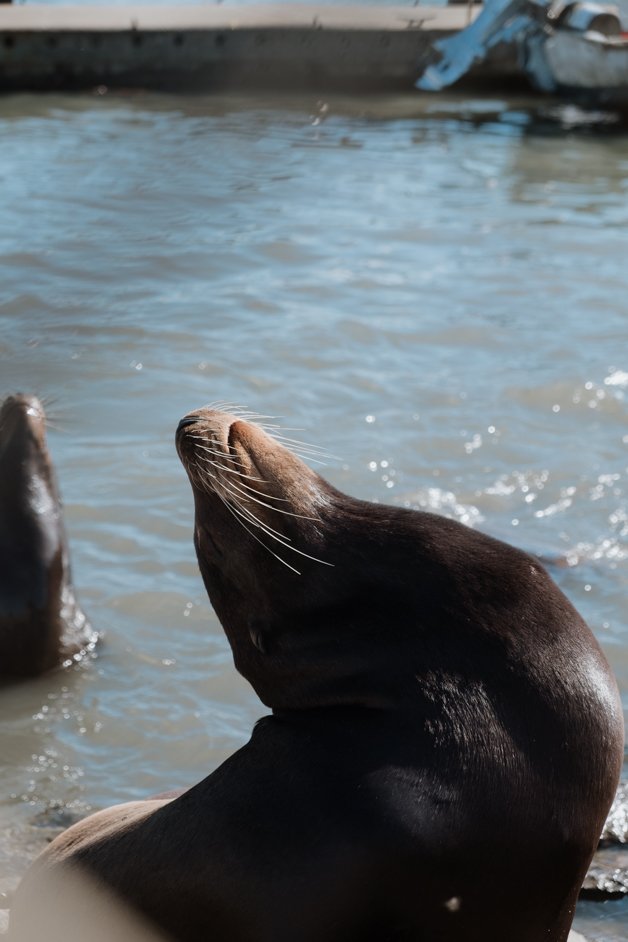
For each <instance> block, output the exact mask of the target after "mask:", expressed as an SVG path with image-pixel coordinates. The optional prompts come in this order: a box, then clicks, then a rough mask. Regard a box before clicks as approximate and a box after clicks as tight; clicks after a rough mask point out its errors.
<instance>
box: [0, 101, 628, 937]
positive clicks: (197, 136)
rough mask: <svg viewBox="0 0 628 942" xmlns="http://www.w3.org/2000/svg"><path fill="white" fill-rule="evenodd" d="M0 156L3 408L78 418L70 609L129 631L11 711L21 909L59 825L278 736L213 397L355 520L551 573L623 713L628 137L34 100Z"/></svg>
mask: <svg viewBox="0 0 628 942" xmlns="http://www.w3.org/2000/svg"><path fill="white" fill-rule="evenodd" d="M0 131H1V134H2V147H1V148H0V194H1V204H0V205H1V207H2V208H1V210H0V364H1V369H0V394H3V395H4V394H6V393H9V392H15V391H18V390H20V391H24V392H37V393H39V394H40V395H41V396H43V397H45V398H47V399H48V400H51V401H52V402H51V405H50V407H49V410H50V413H51V417H52V419H53V422H54V427H53V428H51V430H50V445H51V449H52V452H53V455H54V458H55V460H56V464H57V468H58V472H59V477H60V483H61V489H62V492H63V496H64V499H65V506H66V514H67V524H68V529H69V534H70V539H71V549H72V559H73V567H74V575H75V583H76V586H77V590H78V593H79V595H80V598H81V601H82V603H83V605H84V607H85V609H86V611H87V612H88V613H89V615H90V617H91V620H92V621H93V623H94V625H95V626H96V627H97V628H99V629H100V630H102V631H104V632H105V640H104V643H103V644H102V646H101V649H100V651H99V654H98V657H97V658H96V659H94V660H93V661H90V662H89V663H87V664H83V665H80V666H78V667H76V668H74V669H72V670H70V671H66V672H61V673H57V674H54V675H51V676H48V677H46V678H43V679H41V680H39V681H37V682H35V683H31V684H25V685H23V686H20V687H14V688H11V689H7V690H4V691H2V692H1V693H0V710H1V712H0V716H1V721H0V722H1V727H0V729H1V737H2V740H1V741H2V749H3V759H4V761H3V764H2V768H1V769H0V816H1V818H2V821H3V822H4V823H5V824H6V828H7V830H6V836H5V839H4V843H3V844H2V846H1V847H0V891H1V890H2V887H3V886H10V885H11V881H12V880H13V878H14V874H15V871H16V869H17V870H19V869H20V868H22V869H23V867H24V866H25V865H26V859H27V858H28V856H29V853H30V850H29V848H30V847H31V843H32V841H33V840H35V838H34V837H33V834H34V828H33V824H34V823H37V822H38V821H39V822H43V823H49V822H50V821H51V809H52V810H54V811H55V813H57V814H58V816H59V820H65V818H64V816H67V814H68V813H84V812H85V811H86V810H88V809H90V808H97V807H101V806H103V805H106V804H110V803H112V802H115V801H121V800H126V799H129V798H134V797H138V796H143V795H146V794H149V793H151V792H155V791H159V790H163V789H165V788H171V787H175V786H179V785H186V784H189V783H191V782H193V781H195V780H198V779H199V778H200V777H202V776H203V775H205V774H206V773H207V772H208V771H209V770H211V769H212V768H214V767H215V766H216V765H217V764H218V763H219V762H220V761H221V760H222V759H223V758H224V757H225V756H226V755H228V754H229V753H230V752H232V751H233V750H234V749H235V748H236V747H237V746H238V745H240V744H241V743H243V742H244V741H245V740H246V739H247V737H248V733H249V730H250V728H251V724H252V722H253V721H254V720H255V719H256V718H257V717H258V716H260V715H261V714H262V713H263V707H262V706H261V705H260V704H259V702H258V701H257V700H256V698H255V696H254V694H253V693H252V691H251V690H250V689H249V688H248V687H247V685H246V684H245V683H244V681H242V680H241V679H240V678H238V676H237V675H236V674H235V671H234V668H233V664H232V661H231V656H230V652H229V650H228V646H227V644H226V641H225V639H224V637H223V634H222V631H221V629H220V626H219V624H218V622H217V620H216V618H215V616H214V615H213V613H212V611H211V610H210V607H209V604H208V602H207V600H206V597H205V594H204V591H203V588H202V585H201V581H200V578H199V575H198V572H197V567H196V563H195V560H194V554H193V548H192V501H191V493H190V490H189V486H188V483H187V479H186V477H185V474H184V472H183V470H182V468H181V467H180V465H179V462H178V459H177V457H176V453H175V450H174V444H173V437H174V429H175V427H176V424H177V421H178V420H179V418H180V417H181V416H182V415H183V414H184V413H185V412H187V411H188V410H189V409H191V408H194V407H196V406H199V405H201V404H202V403H205V402H207V401H208V400H213V399H226V400H233V401H237V402H240V403H242V404H243V405H245V406H248V407H249V408H251V409H254V410H257V411H260V412H264V413H268V414H271V415H276V416H279V417H281V421H282V422H283V423H284V424H285V425H286V426H287V427H289V428H296V429H300V430H302V431H299V432H295V433H294V435H295V437H301V438H306V439H308V440H310V441H313V442H315V443H317V444H319V445H321V446H322V447H324V448H325V449H327V450H328V451H329V452H330V453H332V454H334V455H337V456H338V459H337V460H332V461H331V462H330V463H329V464H328V466H327V467H326V468H324V469H323V471H324V473H325V474H326V475H327V476H328V477H329V479H330V480H331V481H332V482H333V483H334V484H335V485H337V486H339V487H340V488H342V489H344V490H347V491H349V492H351V493H353V494H355V495H357V496H360V497H364V498H366V499H370V500H378V501H390V502H393V503H398V504H400V505H412V506H418V507H424V508H429V509H433V510H437V511H440V512H442V513H445V514H448V515H451V516H453V517H455V518H457V519H459V520H462V521H463V522H465V523H468V524H470V525H472V526H476V527H480V528H482V529H485V530H486V531H488V532H490V533H493V534H495V535H497V536H500V537H503V538H506V539H508V540H511V541H512V542H515V543H516V544H518V545H520V546H522V547H524V548H526V549H528V550H531V551H533V552H536V553H540V554H541V555H542V556H543V557H544V558H545V559H546V560H548V561H549V564H550V567H551V571H552V574H553V576H554V578H555V579H556V580H557V581H558V583H559V585H560V586H561V587H562V588H563V590H564V591H565V592H566V593H567V595H568V596H569V597H570V599H571V600H572V601H573V602H574V603H575V605H576V606H577V607H578V608H579V609H580V611H581V612H582V613H583V615H584V616H585V617H586V618H587V620H588V621H589V623H590V624H591V626H592V628H593V630H594V631H595V633H596V635H597V637H598V638H599V640H600V642H601V643H602V645H603V647H604V649H605V651H606V653H607V655H608V657H609V659H610V660H611V662H612V664H613V667H614V669H615V671H616V673H617V676H618V679H619V682H620V685H621V688H622V693H623V697H624V703H625V704H626V705H628V541H627V536H628V421H627V418H628V327H627V325H626V297H627V287H628V277H627V274H626V272H627V267H626V258H627V254H628V253H627V249H628V242H627V238H626V232H627V224H628V138H627V137H626V134H625V133H624V132H623V131H622V129H621V128H620V127H619V126H618V124H617V123H616V122H615V121H614V119H613V118H612V117H609V116H604V115H601V116H591V115H586V114H583V113H582V112H580V111H578V110H576V109H573V108H560V109H556V108H554V107H551V106H544V107H543V108H541V109H539V106H538V104H533V103H531V102H526V101H524V100H519V101H514V102H509V101H500V100H478V101H471V102H462V101H460V100H457V99H456V98H453V97H452V98H446V97H445V98H441V99H437V100H436V99H417V98H414V97H411V98H399V99H390V98H387V99H382V100H376V99H373V100H364V101H355V100H349V99H347V100H345V99H332V100H326V101H316V100H315V99H313V98H312V99H300V100H296V101H294V100H293V101H289V100H277V101H274V102H270V101H267V102H265V103H260V102H259V101H254V100H247V99H245V98H241V99H217V98H212V97H181V98H178V97H170V96H158V95H143V94H139V93H138V94H129V95H122V94H120V95H111V94H108V95H84V96H30V95H15V96H5V97H3V98H2V99H0ZM288 434H292V433H288ZM29 842H31V843H29ZM626 920H628V909H627V908H626V904H624V903H619V904H617V903H613V904H609V905H606V906H599V905H597V906H596V905H593V904H588V905H587V906H583V907H582V908H581V910H580V913H579V922H578V926H579V927H580V928H581V930H582V931H586V932H587V934H588V935H589V936H590V938H591V939H599V940H602V942H609V940H611V939H619V938H621V937H622V936H623V935H625V924H626ZM622 925H623V926H624V928H623V929H622Z"/></svg>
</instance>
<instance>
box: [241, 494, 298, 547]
mask: <svg viewBox="0 0 628 942" xmlns="http://www.w3.org/2000/svg"><path fill="white" fill-rule="evenodd" d="M230 506H233V509H234V510H236V511H237V512H239V513H241V514H242V515H243V516H244V519H245V520H248V521H249V523H252V524H253V526H255V527H257V528H258V529H259V530H262V531H263V532H264V533H266V535H267V536H270V537H273V535H274V538H275V539H279V537H282V536H284V535H283V534H282V533H280V532H279V530H274V529H273V528H272V527H271V526H270V524H268V523H264V521H263V520H260V519H259V517H256V516H255V514H254V513H253V511H252V510H249V509H248V507H243V506H242V504H239V503H237V501H236V502H235V503H234V504H233V505H230ZM284 539H286V540H289V539H290V537H289V536H286V537H284ZM285 545H286V546H287V545H288V544H285Z"/></svg>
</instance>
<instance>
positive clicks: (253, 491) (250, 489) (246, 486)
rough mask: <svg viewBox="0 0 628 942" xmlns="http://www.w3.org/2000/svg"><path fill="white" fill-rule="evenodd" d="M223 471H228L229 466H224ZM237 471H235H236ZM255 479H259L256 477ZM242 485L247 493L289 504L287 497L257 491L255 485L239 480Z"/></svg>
mask: <svg viewBox="0 0 628 942" xmlns="http://www.w3.org/2000/svg"><path fill="white" fill-rule="evenodd" d="M224 470H225V471H229V468H225V469H224ZM236 473H237V472H236ZM240 477H248V475H240ZM255 480H260V481H261V479H260V478H256V479H255ZM261 483H262V484H266V483H267V482H266V481H261ZM241 485H242V487H243V488H244V490H246V492H247V494H258V495H259V496H260V497H266V498H267V500H278V501H281V503H283V504H289V503H290V501H289V499H288V498H287V497H275V495H274V494H265V493H264V491H258V490H257V488H256V487H251V486H250V485H249V484H245V483H244V481H242V482H241Z"/></svg>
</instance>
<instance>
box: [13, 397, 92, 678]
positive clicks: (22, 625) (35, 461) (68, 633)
mask: <svg viewBox="0 0 628 942" xmlns="http://www.w3.org/2000/svg"><path fill="white" fill-rule="evenodd" d="M95 640H96V633H95V632H94V631H93V629H92V628H91V627H90V625H89V623H88V621H87V618H86V617H85V615H84V614H83V612H82V610H81V608H80V607H79V605H78V602H77V600H76V597H75V594H74V589H73V588H72V581H71V576H70V561H69V554H68V544H67V539H66V534H65V527H64V524H63V515H62V510H61V501H60V498H59V491H58V488H57V482H56V478H55V472H54V467H53V464H52V459H51V457H50V453H49V451H48V446H47V444H46V416H45V413H44V408H43V406H42V404H41V402H40V401H39V399H37V398H36V397H35V396H24V395H16V396H9V397H8V398H7V399H5V400H4V402H3V403H2V406H1V407H0V679H2V680H3V681H6V680H8V679H18V678H25V677H35V676H37V675H38V674H42V673H43V672H44V671H47V670H50V668H53V667H56V666H57V665H59V664H61V663H63V662H64V661H66V660H69V659H71V658H73V657H77V656H78V655H80V653H81V652H84V651H85V650H87V649H88V648H90V647H91V646H93V644H94V642H95Z"/></svg>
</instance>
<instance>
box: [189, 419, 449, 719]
mask: <svg viewBox="0 0 628 942" xmlns="http://www.w3.org/2000/svg"><path fill="white" fill-rule="evenodd" d="M176 445H177V450H178V453H179V456H180V458H181V461H182V463H183V466H184V468H185V469H186V471H187V474H188V477H189V480H190V483H191V485H192V491H193V494H194V503H195V525H194V542H195V547H196V553H197V557H198V562H199V567H200V570H201V574H202V577H203V580H204V583H205V587H206V589H207V592H208V595H209V598H210V601H211V603H212V605H213V607H214V609H215V611H216V613H217V615H218V617H219V619H220V621H221V623H222V626H223V628H224V629H225V632H226V635H227V638H228V640H229V642H230V644H231V647H232V650H233V654H234V660H235V664H236V668H237V669H238V670H239V671H240V673H242V674H243V675H244V676H245V677H246V678H247V679H248V680H249V681H250V682H251V683H252V685H253V686H254V688H255V690H256V691H257V693H258V695H259V696H260V698H261V699H262V701H263V702H264V703H266V704H267V705H269V706H272V707H273V708H274V709H275V710H277V709H281V708H282V707H286V708H289V707H302V706H313V705H328V704H356V703H359V704H364V703H366V704H367V705H370V706H374V705H384V706H386V705H388V704H389V703H391V702H398V700H399V698H403V696H404V691H405V692H408V694H409V695H410V696H414V695H415V694H414V691H415V689H416V677H415V670H416V653H417V650H418V648H417V642H418V643H419V644H420V643H421V635H423V638H424V639H425V638H426V636H427V635H428V634H429V633H430V632H432V633H433V632H434V631H436V632H438V630H439V624H438V618H439V615H440V613H439V612H438V611H437V609H438V607H439V604H440V598H439V597H440V596H444V597H445V598H446V597H447V591H448V587H449V583H450V582H451V574H450V572H449V568H448V567H447V566H443V565H441V564H440V561H439V555H440V556H442V555H443V554H445V553H446V551H447V550H446V543H447V530H448V527H449V524H452V525H453V526H457V524H453V522H451V521H446V520H444V519H442V518H439V520H440V521H441V526H440V528H439V529H438V531H437V532H436V533H435V534H432V535H430V533H429V529H430V527H429V522H428V521H429V518H430V515H428V514H425V515H424V514H417V513H413V512H411V511H408V510H405V509H404V508H399V507H390V506H385V505H378V504H372V503H368V502H365V501H362V500H358V499H356V498H353V497H350V496H349V495H347V494H343V493H341V492H340V491H338V490H337V489H336V488H334V487H333V486H332V485H331V484H329V482H327V481H326V480H325V479H324V478H322V477H321V476H320V475H319V474H317V473H316V472H315V471H314V470H312V469H311V468H310V467H309V466H308V465H307V464H305V462H304V461H302V460H301V459H300V458H299V457H297V455H296V454H295V453H294V451H292V450H291V449H290V448H288V447H287V446H286V443H285V441H284V442H282V441H281V440H279V438H278V436H277V434H276V432H275V431H274V430H273V429H269V428H268V427H264V426H263V425H261V424H260V423H259V422H258V421H255V420H254V417H252V416H251V415H250V414H247V413H244V412H241V411H239V410H228V409H219V408H212V407H205V408H201V409H197V410H195V411H193V412H190V413H188V414H187V415H186V416H185V417H184V418H183V419H182V420H181V422H180V423H179V426H178V429H177V434H176ZM439 543H440V544H442V545H439ZM429 646H430V642H428V644H427V648H429ZM409 648H412V658H409V657H408V656H407V655H408V653H409Z"/></svg>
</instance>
